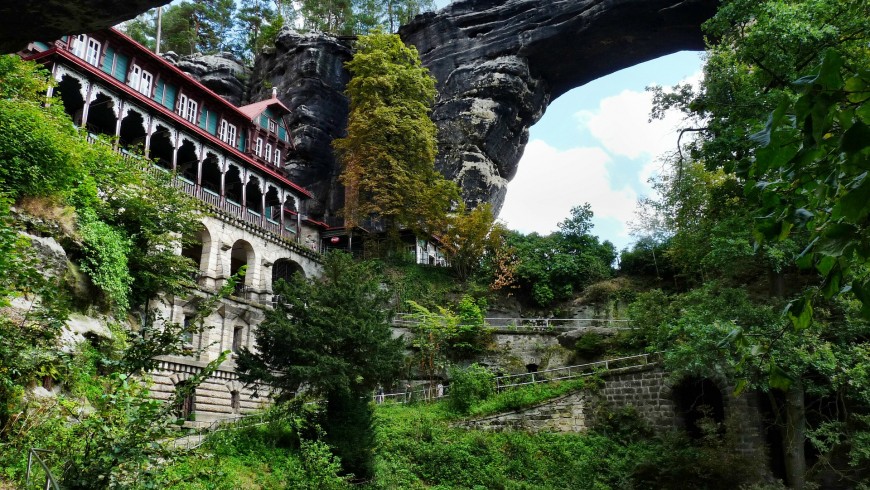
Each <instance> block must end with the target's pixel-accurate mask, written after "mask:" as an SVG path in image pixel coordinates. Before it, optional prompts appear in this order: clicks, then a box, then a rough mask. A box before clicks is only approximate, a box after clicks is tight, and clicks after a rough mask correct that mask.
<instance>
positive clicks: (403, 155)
mask: <svg viewBox="0 0 870 490" xmlns="http://www.w3.org/2000/svg"><path fill="white" fill-rule="evenodd" d="M355 48H356V49H355V51H354V55H353V59H351V61H349V62H348V63H346V67H347V70H348V71H349V72H350V74H351V80H350V82H348V84H347V89H346V94H347V96H348V98H349V99H350V114H349V116H348V125H347V136H346V137H344V138H338V139H336V140H334V141H333V147H334V148H335V150H336V153H337V156H338V159H339V161H340V162H341V166H342V172H341V183H342V184H344V209H343V212H344V219H345V225H346V226H347V227H349V228H350V227H352V226H355V225H357V224H359V223H360V222H361V221H362V220H364V219H366V218H372V219H374V220H377V221H379V222H381V223H383V225H384V228H385V229H386V230H387V231H388V233H389V234H390V235H391V236H394V237H396V238H398V230H399V229H400V228H405V229H410V230H411V231H413V232H414V233H415V234H417V235H422V236H426V235H428V234H432V233H435V232H437V231H439V230H441V229H444V228H445V227H444V225H443V223H444V222H445V220H446V216H447V212H448V211H449V210H450V208H451V206H452V204H453V203H454V202H457V201H458V198H459V192H458V189H457V187H456V184H454V183H453V182H451V181H448V180H446V179H445V178H444V177H443V176H442V175H441V174H440V173H438V171H436V170H435V152H436V151H437V148H436V141H435V123H433V122H432V121H431V119H429V111H430V109H431V106H432V104H433V103H434V101H435V79H434V78H432V77H431V76H430V75H429V71H428V70H427V69H426V68H423V66H422V65H421V63H420V58H419V56H418V54H417V50H416V48H414V47H413V46H411V47H407V46H405V44H404V43H402V40H401V39H400V38H399V36H398V35H395V34H385V33H382V32H375V33H372V34H369V35H366V36H362V37H360V38H359V39H358V40H357V42H356V46H355Z"/></svg>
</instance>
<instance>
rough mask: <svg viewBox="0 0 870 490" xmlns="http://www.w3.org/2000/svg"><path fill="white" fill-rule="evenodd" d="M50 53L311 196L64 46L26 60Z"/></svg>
mask: <svg viewBox="0 0 870 490" xmlns="http://www.w3.org/2000/svg"><path fill="white" fill-rule="evenodd" d="M112 32H114V33H116V34H118V35H121V36H123V34H121V33H119V32H117V31H114V30H112ZM123 37H125V38H127V37H126V36H123ZM127 39H128V40H129V41H130V42H131V43H135V44H136V46H138V47H139V48H141V49H145V48H144V47H143V46H142V45H141V44H139V43H136V41H133V40H132V39H130V38H127ZM148 53H150V54H151V56H153V57H156V55H154V54H153V53H151V52H150V51H148ZM51 55H55V56H60V57H61V58H64V59H66V60H67V61H70V62H72V63H73V64H75V65H76V66H78V67H79V68H81V69H84V70H87V71H89V72H90V73H91V74H93V75H96V76H97V77H99V78H100V79H101V80H102V81H103V82H104V83H108V84H111V85H112V86H113V87H114V88H115V89H117V90H120V91H121V92H124V93H126V94H127V95H129V96H132V97H133V98H135V99H137V100H139V101H143V102H145V103H147V104H148V105H149V107H150V108H151V109H153V110H157V111H158V112H160V113H161V115H162V116H164V117H168V118H170V119H172V120H173V121H175V122H176V123H181V124H183V125H184V126H186V127H187V128H188V130H192V131H193V132H194V133H196V134H198V135H199V136H200V137H203V138H205V139H207V140H208V141H209V143H211V144H213V145H216V146H218V147H220V148H222V149H224V150H226V151H229V152H230V153H233V154H234V156H235V157H236V158H239V159H241V160H242V161H244V162H245V163H246V164H248V165H250V166H251V167H253V168H256V169H257V170H260V171H261V172H264V173H266V174H268V175H269V176H270V177H272V178H273V179H275V180H278V181H279V182H281V183H283V184H285V185H288V186H290V187H292V188H293V189H294V190H296V191H297V192H299V193H301V194H303V195H305V196H306V197H308V198H313V197H314V196H313V195H312V194H311V193H310V192H309V191H308V190H307V189H305V188H303V187H301V186H299V185H297V184H296V183H294V182H292V181H291V180H290V179H288V178H287V177H284V176H283V175H281V174H280V173H278V172H277V171H275V170H274V169H272V168H269V167H268V166H266V165H263V164H262V163H260V162H258V161H256V160H254V159H253V158H251V157H249V156H248V155H246V154H244V153H242V152H241V151H239V149H238V148H235V147H234V146H231V145H229V144H227V143H225V142H223V141H221V139H220V138H218V137H217V136H215V135H213V134H211V133H209V132H208V131H205V130H204V129H202V128H200V127H199V126H197V125H196V124H194V123H192V122H190V121H188V120H187V119H184V118H183V117H181V116H179V115H178V114H176V113H175V112H173V111H171V110H169V109H167V108H166V107H165V106H163V105H162V104H159V103H157V102H155V101H153V100H151V99H150V98H149V97H146V96H144V95H142V94H141V93H139V92H137V91H136V90H133V88H132V87H129V86H128V85H127V84H125V83H122V82H121V81H119V80H118V79H116V78H115V77H113V76H111V75H109V74H107V73H105V72H104V71H102V70H101V69H99V68H98V67H96V66H93V65H91V64H89V63H86V62H85V61H84V60H82V59H80V58H79V57H77V56H75V55H74V54H72V53H70V52H69V51H67V50H65V49H58V48H57V46H55V47H52V48H50V49H47V50H46V51H43V52H41V53H37V54H35V55H33V56H28V57H27V58H25V59H26V60H28V61H36V60H40V59H43V58H47V57H49V56H51ZM158 59H160V60H161V61H162V62H163V63H165V64H166V65H167V66H168V67H170V68H172V69H173V70H175V71H176V72H178V74H179V76H180V77H181V78H182V79H183V80H185V81H186V82H190V83H191V84H195V85H198V86H200V87H202V89H203V90H205V91H207V92H208V93H210V94H211V95H212V96H213V97H214V98H215V99H218V100H220V101H221V102H223V104H224V105H225V106H228V107H229V108H231V109H233V110H234V111H235V112H238V113H239V114H242V115H243V116H244V117H247V116H246V115H245V114H244V113H242V112H241V111H239V109H238V108H237V107H236V106H234V105H232V104H230V103H229V102H227V101H225V100H224V99H222V98H221V97H220V96H218V95H217V94H215V93H214V92H212V91H211V90H209V89H208V88H206V87H204V86H202V85H201V84H199V83H198V82H196V81H195V80H193V79H192V78H190V77H189V76H188V75H187V74H185V73H184V72H182V71H181V70H179V69H178V68H175V67H174V66H173V65H171V64H169V62H167V61H166V60H163V59H162V58H159V57H158Z"/></svg>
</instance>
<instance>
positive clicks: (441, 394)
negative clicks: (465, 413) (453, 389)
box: [435, 383, 444, 398]
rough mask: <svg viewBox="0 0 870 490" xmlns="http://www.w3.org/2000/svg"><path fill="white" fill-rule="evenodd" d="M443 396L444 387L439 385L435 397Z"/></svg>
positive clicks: (436, 387)
mask: <svg viewBox="0 0 870 490" xmlns="http://www.w3.org/2000/svg"><path fill="white" fill-rule="evenodd" d="M442 396H444V385H443V384H441V383H438V384H437V385H436V386H435V397H436V398H441V397H442Z"/></svg>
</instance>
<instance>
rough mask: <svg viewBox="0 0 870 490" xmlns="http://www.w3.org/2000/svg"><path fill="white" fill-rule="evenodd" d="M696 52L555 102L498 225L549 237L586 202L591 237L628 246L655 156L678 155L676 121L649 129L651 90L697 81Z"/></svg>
mask: <svg viewBox="0 0 870 490" xmlns="http://www.w3.org/2000/svg"><path fill="white" fill-rule="evenodd" d="M701 64H702V60H701V53H698V52H681V53H675V54H672V55H669V56H665V57H662V58H659V59H656V60H652V61H648V62H646V63H642V64H640V65H636V66H634V67H631V68H627V69H625V70H621V71H619V72H617V73H614V74H612V75H609V76H607V77H604V78H600V79H598V80H595V81H593V82H591V83H588V84H586V85H584V86H582V87H578V88H576V89H574V90H572V91H570V92H568V93H566V94H565V95H563V96H562V97H559V98H558V99H556V100H555V101H553V102H552V103H551V104H550V106H549V107H548V108H547V111H546V113H545V114H544V117H543V118H542V119H541V120H540V121H539V122H538V123H537V124H535V125H534V126H533V127H532V128H531V131H530V138H529V144H528V145H527V146H526V150H525V153H524V154H523V157H522V159H521V160H520V165H519V170H518V171H517V175H516V177H515V178H514V179H513V180H512V181H511V182H510V184H509V185H508V192H507V198H506V200H505V204H504V207H503V208H502V211H501V214H500V216H499V218H500V219H501V220H502V221H504V222H505V223H506V224H507V226H508V227H509V228H511V229H514V230H519V231H521V232H524V233H530V232H533V231H535V232H538V233H541V234H546V233H549V232H552V231H555V230H556V229H557V224H558V223H559V221H562V220H563V219H564V218H566V217H567V216H568V214H569V213H570V209H571V208H572V207H573V206H577V205H580V204H583V203H585V202H589V203H590V204H591V205H592V211H593V213H594V214H595V217H594V218H593V223H594V224H595V228H594V230H593V233H595V234H596V235H598V236H599V237H600V238H601V239H602V240H610V241H611V242H613V243H614V244H615V245H616V247H617V249H620V250H621V249H622V248H624V247H626V246H628V245H629V244H630V242H631V241H632V237H631V236H630V235H629V227H628V223H629V222H630V221H631V220H632V219H633V217H634V209H635V205H636V203H637V200H638V198H640V197H642V196H644V195H648V194H649V193H650V188H649V185H648V183H647V179H648V178H649V177H650V176H652V175H654V174H655V173H657V172H658V171H659V170H660V169H661V159H660V157H661V156H662V155H664V154H666V153H668V152H673V151H675V150H676V139H677V133H676V129H677V128H679V127H680V126H681V122H682V121H681V119H680V116H679V114H676V113H674V114H670V115H669V116H668V117H666V118H665V119H664V120H662V121H653V122H652V123H650V122H648V119H649V113H650V109H651V106H652V103H651V100H652V97H651V95H650V94H649V93H648V92H646V91H645V87H647V86H649V85H656V84H660V85H663V86H665V87H670V86H673V85H675V84H677V83H679V82H683V81H696V80H697V79H698V78H699V77H700V70H701Z"/></svg>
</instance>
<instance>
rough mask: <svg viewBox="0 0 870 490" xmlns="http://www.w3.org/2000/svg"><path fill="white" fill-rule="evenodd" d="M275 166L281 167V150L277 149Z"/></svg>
mask: <svg viewBox="0 0 870 490" xmlns="http://www.w3.org/2000/svg"><path fill="white" fill-rule="evenodd" d="M275 165H276V166H280V165H281V150H279V149H278V148H275Z"/></svg>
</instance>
